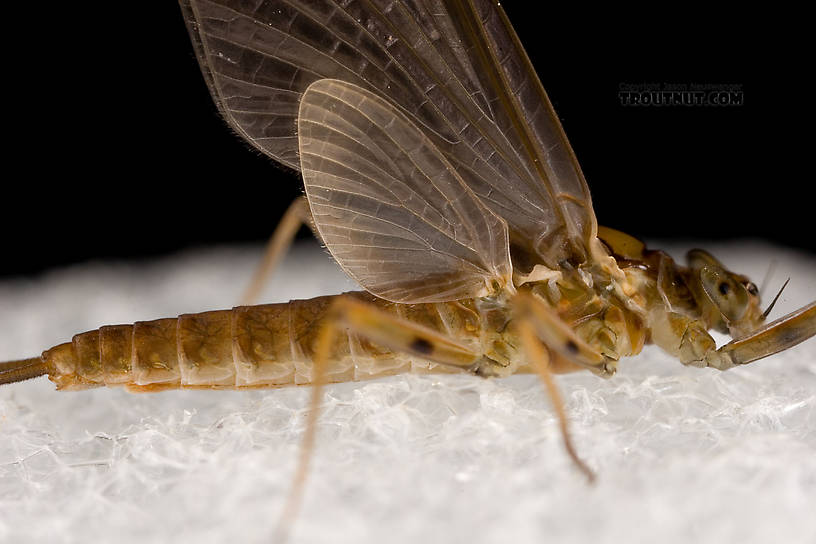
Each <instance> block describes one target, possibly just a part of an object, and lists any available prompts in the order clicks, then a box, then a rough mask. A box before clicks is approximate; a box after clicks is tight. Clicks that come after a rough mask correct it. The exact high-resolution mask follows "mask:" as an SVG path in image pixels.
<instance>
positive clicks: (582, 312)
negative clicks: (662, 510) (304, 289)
mask: <svg viewBox="0 0 816 544" xmlns="http://www.w3.org/2000/svg"><path fill="white" fill-rule="evenodd" d="M600 234H601V240H602V241H603V242H604V244H605V249H606V250H607V251H608V253H609V254H611V256H612V257H614V266H611V267H610V266H604V265H591V266H586V267H579V268H577V269H575V268H571V267H569V266H564V268H563V269H562V270H559V271H553V270H550V269H546V268H536V269H534V270H531V271H529V273H528V274H527V275H517V276H516V278H515V279H514V283H515V286H514V287H513V288H512V290H513V292H510V291H509V290H508V289H503V290H500V291H499V292H497V293H494V294H492V295H491V296H488V297H484V298H477V299H467V300H461V301H452V302H440V303H423V304H399V303H393V302H388V301H385V300H383V299H380V298H377V297H375V296H373V295H371V294H368V293H365V292H355V293H346V294H344V295H335V296H324V297H317V298H313V299H310V300H295V301H291V302H288V303H282V304H267V305H261V306H239V307H236V308H233V309H231V310H220V311H211V312H204V313H200V314H186V315H182V316H179V317H178V318H169V319H158V320H155V321H144V322H138V323H135V324H133V325H113V326H105V327H102V328H100V329H98V330H95V331H90V332H85V333H81V334H78V335H76V336H74V338H73V340H72V341H71V342H69V343H65V344H60V345H58V346H56V347H54V348H52V349H50V350H47V351H45V352H44V353H43V355H42V362H41V363H37V361H39V360H38V359H33V360H28V361H34V363H36V364H42V365H44V369H45V373H47V374H48V376H49V378H50V379H51V380H52V381H54V382H55V383H56V384H57V387H58V389H62V390H76V389H84V388H88V387H97V386H102V385H107V386H120V385H121V386H126V387H127V388H129V389H131V390H134V391H157V390H162V389H171V388H246V387H252V388H254V387H280V386H287V385H302V384H309V383H313V381H314V379H315V376H314V371H313V363H314V357H315V349H316V348H315V345H316V341H317V338H318V335H319V333H320V330H321V329H322V326H321V325H322V324H323V323H325V322H326V320H327V319H331V318H332V316H330V315H329V313H330V311H331V308H332V304H333V302H334V301H336V300H338V299H339V297H346V298H347V299H352V300H356V301H358V302H361V303H365V304H366V305H369V306H372V307H373V310H375V311H378V312H380V315H383V316H393V317H394V318H396V319H397V320H398V322H402V323H406V324H411V325H414V326H419V327H420V328H421V330H425V331H427V332H428V333H429V334H430V335H431V337H432V336H434V335H435V336H436V337H437V338H443V337H444V338H449V339H451V340H452V341H453V342H455V343H456V344H457V345H459V346H461V351H462V352H463V353H466V354H467V355H466V358H465V360H464V362H463V364H458V362H457V364H458V366H450V365H446V364H439V362H436V363H434V362H431V360H432V359H434V357H431V356H430V353H431V351H432V350H433V349H434V346H432V345H431V343H428V344H427V345H425V344H424V343H423V342H420V343H419V344H418V345H414V346H408V345H406V348H405V350H394V349H389V348H386V347H383V346H382V345H378V344H376V343H374V342H371V341H369V340H368V339H366V338H365V337H363V336H361V335H358V334H356V333H355V332H352V331H350V330H347V331H346V334H340V335H336V336H335V337H334V340H333V344H332V346H331V349H330V350H329V353H328V363H327V365H328V366H327V368H326V376H327V380H328V381H330V382H343V381H357V380H364V379H370V378H376V377H379V376H385V375H391V374H398V373H402V372H461V371H462V370H466V371H470V372H472V373H474V374H477V375H480V376H499V377H501V376H508V375H510V374H514V373H518V372H532V371H533V368H532V366H531V364H530V361H528V360H527V359H528V356H527V355H526V354H525V351H524V350H523V349H522V347H521V346H522V342H521V341H520V336H519V330H518V327H517V326H516V324H517V321H518V320H517V319H516V317H518V314H517V313H514V312H518V311H519V310H518V308H519V305H518V300H521V299H523V298H524V296H527V295H531V296H532V297H533V298H534V299H536V300H538V301H540V302H543V303H544V304H543V305H540V306H541V307H543V308H548V309H549V310H547V312H545V313H544V314H539V315H538V316H537V318H536V320H537V321H538V322H539V323H542V318H543V324H544V326H543V327H539V329H538V330H539V332H538V334H539V336H540V340H541V341H542V342H544V343H545V344H546V345H547V346H548V347H549V348H550V352H551V355H552V356H551V363H550V366H551V368H552V370H553V371H554V372H570V371H574V370H579V369H589V370H590V371H592V372H594V373H595V374H598V375H601V376H604V377H609V376H611V375H613V374H614V373H615V371H616V368H617V361H618V360H619V359H620V358H621V357H625V356H629V355H635V354H637V353H639V352H640V351H641V349H642V347H643V345H644V344H645V343H647V342H653V343H655V344H657V345H658V346H660V347H661V348H663V349H664V350H666V351H667V352H669V353H670V354H672V355H674V356H676V357H677V358H679V359H680V361H681V362H682V363H683V364H687V365H692V366H701V367H705V366H709V367H713V368H717V369H720V370H725V369H728V368H731V367H733V366H737V365H740V364H746V363H748V362H751V361H753V360H755V359H758V358H761V357H764V356H766V355H769V354H771V353H775V352H777V351H780V350H782V349H786V348H788V347H790V346H792V345H794V344H796V343H798V342H800V341H802V340H804V339H806V338H809V337H810V336H812V335H813V334H814V333H815V332H816V330H814V329H816V305H815V304H810V305H809V306H807V307H805V308H803V309H802V310H800V311H798V312H795V313H793V314H790V315H788V316H786V317H785V318H783V319H782V320H779V321H778V322H776V323H775V324H771V325H769V326H766V327H763V328H760V327H759V324H760V323H761V322H762V321H763V320H764V315H763V314H762V313H761V312H760V310H759V298H758V296H757V295H756V294H755V292H754V291H755V288H754V287H753V284H751V283H750V282H749V281H748V280H747V278H745V277H744V276H739V275H737V274H733V273H731V272H728V271H727V270H725V269H724V268H721V265H719V263H718V262H717V261H716V260H714V259H713V257H711V256H710V255H708V254H707V253H705V252H701V251H699V250H694V251H693V252H691V253H690V257H689V258H690V261H691V263H690V266H689V267H684V266H680V265H678V264H676V263H675V262H674V261H673V260H672V259H671V258H670V257H669V256H668V255H667V254H665V253H663V252H660V251H650V250H647V249H646V248H645V246H644V245H643V244H642V243H641V242H639V241H638V240H636V239H634V238H631V237H629V236H627V235H625V234H623V233H620V232H617V231H614V230H611V229H605V228H602V229H601V232H600ZM607 259H609V257H607ZM701 262H702V264H701ZM609 264H613V263H612V262H611V259H610V263H609ZM712 270H714V271H715V272H716V274H719V275H716V274H715V276H713V277H714V278H715V279H716V282H718V283H716V284H715V285H716V286H717V287H719V289H721V290H723V291H724V293H723V298H722V300H720V299H716V300H715V299H714V298H712V292H711V291H712V288H711V287H710V286H707V284H706V278H708V277H709V276H710V275H711V274H712V273H713V272H712ZM725 283H728V288H727V289H726V288H725V286H724V284H725ZM706 289H708V291H706ZM739 289H743V290H744V291H745V293H743V295H744V296H743V298H742V299H738V302H739V301H740V300H741V301H742V302H739V304H738V305H737V306H739V308H738V311H736V314H735V315H737V314H738V317H739V319H737V318H736V317H734V315H732V313H734V312H735V310H733V308H732V306H734V304H732V302H733V301H731V299H729V298H728V297H727V296H726V295H732V294H733V292H734V291H737V290H739ZM749 292H750V294H749ZM517 293H518V294H517ZM519 294H521V295H523V296H521V297H519ZM714 296H715V298H716V293H714ZM746 297H747V298H746ZM514 301H516V302H515V303H514ZM514 316H515V317H514ZM548 316H549V317H548ZM729 317H730V318H731V319H729ZM548 324H549V325H548ZM710 328H715V329H719V330H721V331H723V332H730V333H731V335H732V336H734V337H735V338H736V340H734V341H733V342H731V343H729V344H727V345H725V346H723V347H722V348H720V349H719V350H717V349H716V345H715V342H714V340H713V339H712V338H711V336H710V335H709V334H708V333H707V332H706V330H707V329H710ZM418 330H419V329H418ZM425 350H427V351H425ZM423 354H426V355H429V357H428V358H427V359H426V358H424V357H423V356H422V355H423ZM436 360H437V361H439V360H440V359H439V357H436ZM24 362H25V361H24ZM443 362H444V361H443ZM6 364H8V365H11V364H12V363H6Z"/></svg>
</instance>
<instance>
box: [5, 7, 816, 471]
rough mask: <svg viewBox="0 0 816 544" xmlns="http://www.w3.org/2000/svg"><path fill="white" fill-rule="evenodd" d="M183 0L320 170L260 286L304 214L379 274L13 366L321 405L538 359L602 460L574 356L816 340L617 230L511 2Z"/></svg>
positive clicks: (687, 359)
mask: <svg viewBox="0 0 816 544" xmlns="http://www.w3.org/2000/svg"><path fill="white" fill-rule="evenodd" d="M180 4H181V8H182V11H183V13H184V15H185V19H186V21H187V25H188V29H189V33H190V36H191V38H192V41H193V43H194V45H195V48H196V52H197V55H198V59H199V63H200V66H201V70H202V73H203V75H204V79H205V80H206V82H207V84H208V86H209V89H210V91H211V94H212V96H213V98H214V100H215V102H216V104H217V106H218V108H219V110H220V111H221V113H222V115H223V116H224V118H225V120H226V121H227V122H228V123H229V125H230V127H231V128H232V129H233V130H234V131H236V132H237V133H238V134H240V135H241V136H242V137H243V138H245V139H246V141H248V142H249V143H251V144H252V145H253V146H255V147H256V148H258V149H259V150H261V151H262V152H263V153H265V154H267V155H268V156H270V157H272V158H273V159H275V160H276V161H277V162H279V163H280V164H282V165H284V166H287V167H289V168H291V169H293V170H295V171H298V172H300V173H301V175H302V178H303V182H304V186H305V193H306V194H305V198H300V199H298V200H297V201H296V202H295V203H293V205H292V207H291V208H290V210H289V212H288V213H287V214H286V215H285V217H284V219H283V221H282V222H281V225H280V226H279V228H278V230H277V231H276V234H275V236H274V237H273V239H272V241H271V243H270V249H269V252H268V255H267V260H266V265H265V266H264V267H262V270H261V273H260V274H259V275H258V276H257V279H256V280H255V281H254V282H253V286H252V287H251V288H250V290H249V294H248V296H247V299H248V300H251V299H254V296H255V295H254V294H255V293H257V292H258V285H259V284H260V283H261V282H262V281H263V277H264V276H265V275H266V272H268V270H269V269H270V268H272V267H273V266H274V263H275V262H276V260H277V259H278V258H279V257H280V256H281V255H282V253H283V252H284V251H285V248H286V247H287V245H288V243H289V242H290V241H291V238H292V236H293V235H294V232H296V231H297V229H298V228H299V226H300V225H301V224H303V223H305V224H308V225H309V226H311V228H312V230H313V231H314V232H315V234H316V236H317V237H318V238H319V239H320V240H321V241H322V243H323V244H325V246H326V247H327V248H328V250H329V251H330V252H331V254H332V256H333V257H334V259H335V260H336V261H337V263H338V264H339V265H340V266H341V267H342V268H343V270H344V271H345V272H346V273H347V274H348V275H349V276H351V277H352V278H353V279H355V280H356V281H357V282H358V283H359V284H360V285H361V286H362V287H363V289H364V290H365V291H364V292H358V293H348V294H344V295H337V296H330V297H320V298H316V299H311V300H304V301H292V302H289V303H285V304H271V305H261V306H250V305H246V306H239V307H236V308H233V309H231V310H222V311H212V312H205V313H201V314H192V315H182V316H180V317H178V318H169V319H158V320H155V321H148V322H139V323H135V324H133V325H113V326H106V327H102V328H100V329H99V330H96V331H90V332H85V333H82V334H78V335H76V336H75V337H74V338H73V340H72V341H71V342H69V343H65V344H61V345H59V346H56V347H54V348H52V349H49V350H47V351H45V352H44V353H43V354H42V356H38V357H33V358H29V359H23V360H18V361H10V362H6V363H2V364H0V383H11V382H16V381H21V380H25V379H29V378H33V377H37V376H41V375H48V377H49V379H51V380H52V381H53V382H55V383H56V384H57V387H58V388H59V389H63V390H77V389H84V388H88V387H96V386H102V385H107V386H124V387H127V388H129V389H132V390H136V391H157V390H163V389H173V388H188V387H194V388H225V387H226V388H242V387H247V388H249V387H253V388H254V387H278V386H287V385H297V384H315V385H316V386H315V388H314V389H315V395H314V399H317V398H318V395H319V390H320V387H319V386H320V384H322V383H325V382H327V381H328V382H338V381H350V380H362V379H367V378H373V377H378V376H383V375H389V374H395V373H400V372H409V371H414V372H469V373H472V374H475V375H478V376H483V377H504V376H508V375H511V374H514V373H518V372H536V373H538V374H539V375H540V376H541V378H542V380H543V381H544V383H545V385H546V387H547V390H548V392H549V394H550V395H551V397H552V398H553V401H554V404H555V406H556V411H557V412H558V415H559V418H560V420H561V423H562V429H563V431H564V433H563V434H564V438H565V442H566V445H567V447H568V449H569V450H570V455H571V456H572V457H573V459H574V460H575V461H576V463H578V464H579V465H580V466H581V467H582V468H583V469H584V470H585V471H586V472H587V473H589V470H588V469H587V468H586V467H584V466H583V465H582V463H581V461H580V459H579V458H578V456H577V455H576V454H575V452H574V451H573V450H572V446H571V445H570V443H569V440H568V435H567V433H566V420H565V416H564V414H563V410H562V409H561V402H560V397H559V394H558V391H557V389H556V388H555V386H554V384H553V382H552V379H551V375H550V374H551V373H553V372H554V373H563V372H570V371H576V370H589V371H590V372H593V373H594V374H597V375H599V376H603V377H610V376H612V375H613V374H614V373H615V372H616V370H617V367H618V364H619V362H620V360H621V359H622V358H623V357H626V356H630V355H636V354H638V353H639V352H640V351H641V349H642V347H643V346H644V344H645V343H649V342H651V343H654V344H657V345H658V346H660V347H661V348H662V349H664V350H665V351H667V352H668V353H670V354H672V355H673V356H675V357H677V358H678V359H679V360H680V362H681V363H683V364H685V365H691V366H698V367H711V368H715V369H718V370H726V369H729V368H732V367H735V366H739V365H743V364H747V363H750V362H752V361H755V360H757V359H760V358H763V357H766V356H769V355H772V354H774V353H776V352H779V351H781V350H784V349H787V348H789V347H792V346H794V345H796V344H798V343H800V342H802V341H804V340H806V339H808V338H810V337H811V336H813V335H814V334H816V303H811V304H809V305H807V306H804V307H803V308H801V309H800V310H798V311H795V312H793V313H790V314H788V315H786V316H785V317H783V318H781V319H779V320H777V321H774V322H773V323H770V324H765V323H764V322H765V320H766V317H767V315H768V312H769V311H770V309H771V308H770V306H769V307H768V308H767V309H766V310H764V311H763V309H762V308H761V307H760V300H759V294H758V291H757V288H756V286H755V285H754V284H753V283H751V281H750V280H749V279H748V278H746V277H744V276H742V275H740V274H737V273H734V272H731V271H730V270H728V269H727V268H726V266H725V265H723V264H722V263H720V262H719V261H718V260H717V259H716V258H715V257H713V256H712V255H710V254H708V253H707V252H705V251H702V250H693V251H691V252H689V254H688V256H687V261H686V262H685V263H684V264H679V263H677V262H675V261H674V260H673V259H672V258H670V257H669V256H668V255H667V254H665V253H663V252H660V251H655V250H651V249H648V248H646V247H645V246H644V245H643V244H642V243H641V242H640V241H638V240H637V239H635V238H633V237H631V236H628V235H626V234H624V233H621V232H618V231H616V230H614V229H610V228H604V227H599V226H598V225H597V221H596V218H595V214H594V211H593V204H592V201H591V199H590V194H589V188H588V186H587V184H586V182H585V180H584V177H583V174H582V172H581V169H580V166H579V165H578V162H577V160H576V157H575V154H574V153H573V151H572V148H571V147H570V145H569V143H568V141H567V139H566V136H565V135H564V132H563V129H562V127H561V124H560V122H559V120H558V117H557V116H556V114H555V112H554V110H553V108H552V105H551V104H550V102H549V100H548V98H547V95H546V93H545V92H544V89H543V88H542V86H541V83H540V82H539V80H538V77H537V76H536V74H535V71H534V70H533V67H532V65H531V63H530V61H529V59H528V57H527V55H526V54H525V52H524V49H523V48H522V46H521V44H520V42H519V40H518V37H517V36H516V34H515V32H514V30H513V28H512V26H511V25H510V22H509V20H508V18H507V16H506V15H505V13H504V11H503V10H502V8H501V7H500V5H499V3H498V2H495V1H493V0H443V1H441V2H437V3H435V5H434V7H433V9H432V8H431V7H428V6H426V5H425V4H424V3H414V2H408V1H398V2H393V1H384V0H383V1H381V0H373V1H371V2H336V1H331V0H317V1H309V2H282V1H276V0H268V1H264V2H255V3H252V4H253V5H251V6H250V3H241V2H231V1H228V0H211V1H205V0H181V1H180ZM443 8H444V9H443ZM600 204H601V205H603V203H600ZM771 306H772V305H771ZM709 329H714V330H718V331H720V332H723V333H727V334H729V335H730V336H731V337H733V339H734V340H733V341H731V342H730V343H727V344H725V345H724V346H722V347H720V348H719V349H717V347H716V344H715V342H714V340H713V339H712V337H711V336H710V335H709V333H708V332H707V331H708V330H709ZM316 402H317V401H316V400H314V403H315V404H314V405H315V406H316ZM313 412H315V411H314V410H313ZM309 440H310V439H309V438H308V437H307V440H306V442H307V444H308V443H309Z"/></svg>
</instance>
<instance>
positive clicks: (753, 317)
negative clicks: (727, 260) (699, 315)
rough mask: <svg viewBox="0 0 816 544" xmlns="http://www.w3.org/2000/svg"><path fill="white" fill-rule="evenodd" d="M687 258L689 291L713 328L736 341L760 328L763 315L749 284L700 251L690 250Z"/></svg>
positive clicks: (755, 293) (754, 288)
mask: <svg viewBox="0 0 816 544" xmlns="http://www.w3.org/2000/svg"><path fill="white" fill-rule="evenodd" d="M686 258H687V260H688V265H689V267H690V269H691V273H692V274H691V285H690V287H691V291H692V293H693V294H694V298H695V299H696V300H697V303H698V304H699V305H700V308H701V310H702V312H703V315H704V316H705V317H706V318H707V320H708V321H709V323H710V326H711V327H712V328H714V329H716V330H719V331H721V332H725V333H729V334H730V335H731V336H732V337H734V338H739V337H741V336H744V335H746V334H748V333H749V332H751V331H753V330H755V329H757V328H758V327H759V326H760V324H761V323H762V322H763V321H764V320H765V316H766V314H764V313H763V312H762V309H761V308H760V300H759V289H758V288H757V286H756V285H755V284H754V283H753V282H752V281H751V280H749V279H748V278H747V277H745V276H743V275H742V274H736V273H734V272H731V271H730V270H728V269H726V268H725V267H724V266H723V265H722V264H721V263H720V262H719V261H718V260H717V259H715V258H714V257H713V256H712V255H711V254H710V253H708V252H706V251H704V250H702V249H692V250H691V251H689V252H688V254H687V255H686Z"/></svg>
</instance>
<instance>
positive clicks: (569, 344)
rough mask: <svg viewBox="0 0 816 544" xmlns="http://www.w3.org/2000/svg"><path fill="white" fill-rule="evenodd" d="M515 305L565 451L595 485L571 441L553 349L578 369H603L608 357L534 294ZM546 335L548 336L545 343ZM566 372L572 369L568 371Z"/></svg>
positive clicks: (521, 296)
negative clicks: (602, 363)
mask: <svg viewBox="0 0 816 544" xmlns="http://www.w3.org/2000/svg"><path fill="white" fill-rule="evenodd" d="M514 303H515V305H516V312H517V316H518V324H517V326H518V329H519V335H520V337H521V341H522V345H523V347H524V352H525V354H526V355H527V359H528V361H529V362H530V363H531V364H532V366H533V368H534V369H535V370H536V372H537V373H538V375H539V377H540V378H541V381H542V382H544V387H545V388H546V389H547V394H548V395H549V397H550V400H551V401H552V404H553V408H554V409H555V414H556V417H557V418H558V423H559V426H560V428H561V437H562V439H563V441H564V448H565V449H566V450H567V453H568V454H569V456H570V458H571V459H572V460H573V462H574V463H575V465H576V466H577V467H578V468H579V469H580V470H581V472H583V473H584V474H585V475H586V477H587V479H588V480H589V482H590V483H592V482H594V481H595V473H594V472H592V469H590V468H589V467H588V466H587V464H586V463H585V462H584V461H583V460H582V459H581V458H580V457H579V456H578V453H577V451H576V449H575V446H574V445H573V444H572V439H571V438H570V432H569V420H568V419H567V414H566V411H565V410H564V400H563V398H562V397H561V392H560V391H559V390H558V386H557V385H556V384H555V380H553V368H552V366H553V365H552V363H553V359H554V357H553V355H552V353H551V351H550V350H551V349H552V350H554V351H556V353H559V352H564V354H565V356H564V358H565V359H566V360H567V361H569V362H571V363H573V364H574V366H576V367H578V368H580V366H590V367H591V368H603V367H602V366H601V365H600V362H601V361H603V359H604V357H603V355H601V354H600V353H598V352H597V351H595V350H593V349H592V348H591V347H590V346H588V345H587V344H585V343H584V342H583V341H582V340H581V339H580V338H578V337H577V335H575V333H573V332H572V331H571V330H570V329H569V327H567V325H566V324H565V323H563V322H562V321H560V320H559V319H558V317H557V316H553V315H550V314H551V312H550V311H549V308H547V307H546V305H545V304H544V303H543V302H540V301H539V300H537V299H536V298H535V297H534V296H533V295H529V294H526V293H521V294H519V295H517V296H516V297H515V298H514ZM542 333H544V334H542ZM542 336H546V338H545V339H544V341H543V342H542V339H541V337H542ZM579 365H580V366H579ZM563 366H564V365H562V367H563ZM566 370H567V371H569V370H572V369H571V368H568V369H566Z"/></svg>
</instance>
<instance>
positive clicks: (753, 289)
mask: <svg viewBox="0 0 816 544" xmlns="http://www.w3.org/2000/svg"><path fill="white" fill-rule="evenodd" d="M745 290H746V291H748V294H750V295H751V296H752V297H756V296H759V289H757V286H756V284H754V282H752V281H749V282H748V283H746V284H745Z"/></svg>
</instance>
